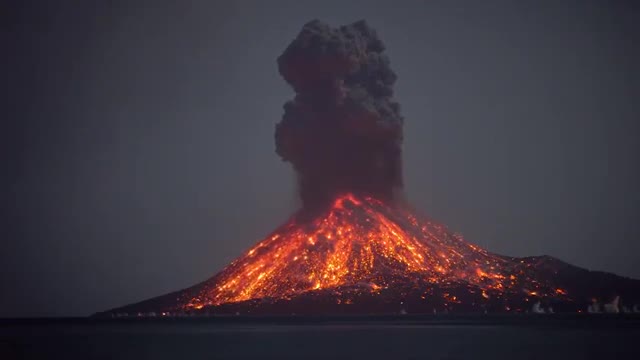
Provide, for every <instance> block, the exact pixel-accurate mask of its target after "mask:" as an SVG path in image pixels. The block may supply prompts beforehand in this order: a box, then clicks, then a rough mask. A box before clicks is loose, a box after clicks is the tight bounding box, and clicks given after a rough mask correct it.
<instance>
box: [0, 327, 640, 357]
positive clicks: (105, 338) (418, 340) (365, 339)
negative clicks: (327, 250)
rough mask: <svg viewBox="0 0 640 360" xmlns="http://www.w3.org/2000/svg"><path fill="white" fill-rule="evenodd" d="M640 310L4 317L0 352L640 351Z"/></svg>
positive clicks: (597, 353)
mask: <svg viewBox="0 0 640 360" xmlns="http://www.w3.org/2000/svg"><path fill="white" fill-rule="evenodd" d="M639 349H640V318H638V317H635V318H630V317H625V318H623V317H620V316H616V317H610V316H599V317H594V316H591V317H587V316H582V317H560V316H552V317H549V316H546V317H544V316H543V317H540V316H513V317H508V316H500V317H487V316H482V317H393V318H389V317H387V318H371V317H357V318H344V317H342V318H260V319H255V318H254V319H247V318H204V319H194V318H187V319H146V320H137V319H129V320H94V319H58V320H51V319H50V320H0V359H2V360H4V359H23V358H24V359H565V360H566V359H603V360H604V359H606V360H608V359H640V351H639Z"/></svg>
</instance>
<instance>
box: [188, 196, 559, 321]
mask: <svg viewBox="0 0 640 360" xmlns="http://www.w3.org/2000/svg"><path fill="white" fill-rule="evenodd" d="M519 265H520V263H519V262H514V261H512V260H509V259H508V258H505V257H501V256H498V255H495V254H491V253H489V252H487V251H485V250H483V249H481V248H479V247H477V246H475V245H472V244H469V243H467V242H465V241H464V240H463V239H462V238H461V237H459V236H457V235H455V234H452V233H450V232H449V231H448V230H447V229H446V228H445V227H443V226H442V225H439V224H436V223H433V222H430V221H420V220H419V219H418V218H417V217H416V216H415V215H413V214H412V213H411V211H409V210H408V209H406V208H401V207H400V206H399V205H387V204H385V203H383V202H381V201H379V200H376V199H373V198H371V197H356V196H355V195H353V194H345V195H342V196H339V197H338V198H337V199H336V200H335V201H334V203H333V206H332V207H331V208H330V209H328V210H327V211H326V213H324V214H323V215H321V216H320V217H318V218H316V219H315V220H313V221H304V222H301V221H298V220H297V217H296V216H294V217H293V218H292V219H291V220H290V221H289V222H288V223H286V224H285V225H283V226H281V227H280V228H279V229H278V230H276V231H275V232H274V233H272V234H271V235H270V236H269V237H267V238H266V239H264V240H262V241H260V242H259V243H258V244H257V245H255V246H254V247H253V248H251V249H250V250H249V251H248V252H247V253H246V254H245V255H244V256H242V257H240V258H238V259H237V260H235V261H234V262H232V263H231V264H230V265H229V266H227V268H225V269H224V270H223V271H222V272H220V273H219V274H217V275H216V276H215V277H213V278H211V279H210V280H209V281H206V282H205V283H203V284H202V286H201V287H199V292H198V293H197V294H194V296H192V297H191V298H188V299H184V300H183V301H182V303H181V305H180V307H182V308H183V309H201V308H203V307H205V306H216V305H221V304H225V303H235V302H242V301H246V300H252V299H263V300H264V299H269V300H271V301H277V300H283V299H285V300H286V299H290V298H292V297H295V296H300V295H302V294H306V293H309V292H314V291H321V290H331V289H347V288H358V289H366V290H367V291H370V292H371V293H373V294H375V293H377V292H379V291H380V289H388V288H390V287H391V288H393V287H394V286H395V285H396V284H397V283H399V284H415V286H423V287H427V288H428V287H429V286H443V285H445V286H446V285H447V284H466V285H470V286H472V287H473V288H475V289H477V290H478V292H479V293H480V294H482V296H483V297H484V298H488V297H489V296H490V295H488V294H496V293H497V294H501V293H504V292H509V293H514V292H517V293H522V294H523V295H535V296H546V295H552V296H554V297H557V296H558V295H562V296H564V295H566V294H565V291H564V290H562V289H555V288H554V287H553V286H550V285H545V284H540V283H539V282H538V281H536V280H534V279H533V278H532V277H529V276H528V275H527V273H526V271H525V270H523V267H521V266H519ZM418 284H421V285H418ZM425 290H426V289H425ZM339 294H342V293H341V292H336V295H335V299H334V300H335V301H336V302H338V303H340V302H342V301H348V299H346V298H344V299H343V298H342V297H341V296H340V295H339ZM347 297H348V296H347ZM443 297H444V298H445V300H449V301H451V302H455V301H456V297H455V296H452V295H450V294H444V295H443Z"/></svg>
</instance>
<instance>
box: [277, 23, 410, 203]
mask: <svg viewBox="0 0 640 360" xmlns="http://www.w3.org/2000/svg"><path fill="white" fill-rule="evenodd" d="M384 49H385V47H384V44H383V43H382V41H381V40H380V39H379V38H378V35H377V34H376V32H375V30H373V29H372V28H370V27H369V26H368V25H367V23H366V22H365V21H364V20H362V21H358V22H355V23H353V24H351V25H347V26H341V27H339V28H331V27H329V26H328V25H326V24H324V23H322V22H320V21H318V20H314V21H311V22H309V23H307V24H306V25H304V27H303V28H302V31H301V32H300V34H298V36H297V38H296V39H295V40H293V42H292V43H291V44H290V45H289V46H288V47H287V48H286V50H285V51H284V53H283V54H282V55H280V57H279V58H278V68H279V71H280V74H281V75H282V77H283V78H284V79H285V80H286V81H287V82H288V83H289V84H290V85H291V86H292V87H293V89H294V90H295V92H296V96H295V98H294V99H293V100H291V101H288V102H287V103H286V104H285V105H284V115H283V117H282V120H281V121H280V123H278V124H277V125H276V134H275V138H276V152H277V153H278V154H279V155H280V156H281V157H282V159H283V160H284V161H288V162H290V163H291V164H292V165H293V167H294V169H295V170H296V172H297V175H298V182H299V191H300V197H301V199H302V202H303V206H304V208H305V209H314V208H318V207H322V206H324V205H326V204H327V203H328V202H329V201H331V200H332V199H333V198H334V197H335V196H336V195H338V194H341V193H345V192H351V193H355V194H358V195H364V196H373V197H376V198H378V199H380V200H384V201H391V200H393V194H394V192H396V190H398V189H400V188H401V187H402V166H401V143H402V123H403V119H402V117H401V116H400V107H399V105H398V103H397V102H395V101H393V84H394V82H395V81H396V75H395V73H394V72H393V71H392V70H391V68H390V66H389V59H388V58H387V57H386V55H384Z"/></svg>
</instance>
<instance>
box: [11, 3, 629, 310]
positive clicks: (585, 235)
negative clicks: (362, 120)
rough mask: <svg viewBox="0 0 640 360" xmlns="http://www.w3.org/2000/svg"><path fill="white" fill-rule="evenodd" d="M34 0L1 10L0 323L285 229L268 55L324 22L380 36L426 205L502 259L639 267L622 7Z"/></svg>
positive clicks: (158, 282) (149, 278)
mask: <svg viewBox="0 0 640 360" xmlns="http://www.w3.org/2000/svg"><path fill="white" fill-rule="evenodd" d="M27 3H28V2H18V1H16V4H14V6H13V8H12V9H10V10H11V11H10V12H9V16H10V17H11V18H8V19H9V20H8V21H3V24H4V25H3V26H4V27H5V28H6V29H8V30H9V31H4V32H3V35H2V39H3V41H6V42H7V44H8V48H9V49H11V50H12V51H10V52H9V55H8V56H7V57H6V58H5V59H4V61H3V62H2V66H3V67H4V70H5V73H6V76H8V81H6V82H5V84H6V85H5V86H7V88H6V89H5V90H6V94H7V95H8V96H4V101H5V102H6V106H5V108H6V110H5V111H4V112H3V113H4V114H5V116H4V117H3V118H4V120H5V121H3V123H2V128H0V130H2V131H1V132H0V134H1V135H0V137H1V138H0V140H2V148H1V149H0V150H2V153H3V158H2V160H3V163H4V164H5V166H4V167H3V172H2V174H3V176H2V180H1V181H2V182H1V183H0V184H2V194H3V198H2V199H3V201H2V202H3V205H2V208H1V209H2V213H1V215H2V218H3V221H2V223H0V224H2V225H3V228H4V230H5V236H4V238H5V239H4V240H3V242H2V245H0V281H1V283H0V285H1V286H2V287H1V288H2V296H0V317H3V316H38V315H46V316H61V315H86V314H90V313H92V312H95V311H99V310H105V309H107V308H112V307H115V306H120V305H124V304H127V303H131V302H135V301H139V300H143V299H145V298H149V297H152V296H156V295H160V294H163V293H166V292H169V291H173V290H177V289H180V288H184V287H187V286H190V285H193V284H195V283H196V282H199V281H201V280H204V279H206V278H208V277H209V276H211V275H213V274H214V273H215V272H217V271H218V270H220V269H221V268H222V267H223V266H224V265H226V264H227V263H228V262H230V261H231V260H233V259H234V258H235V257H236V256H238V255H240V254H241V253H242V252H243V251H244V250H246V249H247V248H248V247H249V246H251V245H252V244H254V243H255V242H256V241H258V240H259V239H261V238H262V237H263V236H264V235H266V234H267V233H268V232H270V231H272V230H273V229H275V228H276V226H278V225H279V224H281V223H282V222H283V221H284V220H286V218H287V217H288V215H289V214H291V213H292V211H293V210H294V209H295V208H296V206H297V200H296V194H295V185H294V184H295V175H294V173H293V171H292V170H291V169H290V167H289V165H288V164H286V163H283V162H282V161H281V160H280V158H279V157H278V156H277V155H276V154H275V152H274V139H273V133H274V126H275V123H276V122H278V121H279V119H280V117H281V115H282V112H283V110H282V105H283V103H284V102H285V101H286V100H287V99H289V98H291V97H292V95H293V91H292V90H291V89H289V88H288V87H287V85H286V83H285V82H284V80H283V79H281V78H280V76H279V74H278V72H277V66H276V57H277V56H278V55H279V54H280V53H281V52H282V51H283V50H284V48H285V47H286V46H287V45H288V43H289V42H290V41H291V40H292V39H293V38H294V37H295V36H296V35H297V33H298V32H299V30H300V29H301V27H302V25H303V24H304V23H306V22H307V21H309V20H311V19H314V18H318V19H320V20H323V21H325V22H328V23H330V24H332V25H342V24H346V23H350V22H353V21H356V20H359V19H366V20H367V21H368V22H369V24H370V25H372V26H373V27H374V28H376V29H377V30H378V32H379V34H380V36H381V38H382V40H383V41H384V42H385V43H386V45H387V54H388V55H389V57H390V58H391V64H392V67H393V69H394V70H395V72H396V73H397V74H398V77H399V79H398V82H397V85H396V97H397V99H398V101H399V102H400V104H401V105H402V112H403V115H404V116H405V118H406V124H405V145H404V168H405V170H404V171H405V180H406V192H407V194H408V198H409V200H410V201H411V203H412V204H413V205H414V206H415V207H416V208H417V209H419V210H420V211H421V212H422V213H424V214H426V215H428V216H430V217H431V218H433V219H435V220H438V221H440V222H442V223H444V224H446V225H448V226H449V227H450V228H451V229H452V230H455V231H459V232H461V233H462V234H463V235H464V237H465V238H466V239H467V240H469V241H471V242H474V243H477V244H479V245H481V246H483V247H485V248H487V249H488V250H490V251H492V252H496V253H500V254H506V255H513V256H527V255H541V254H548V255H552V256H555V257H558V258H560V259H562V260H565V261H567V262H570V263H573V264H575V265H579V266H582V267H586V268H589V269H595V270H605V271H610V272H614V273H617V274H620V275H625V276H632V277H636V278H640V244H639V242H638V239H639V236H640V222H639V221H638V214H639V213H640V211H639V210H640V191H639V189H638V184H640V181H639V180H640V173H639V171H638V170H639V169H638V163H639V161H638V154H639V153H640V143H639V140H638V130H639V126H638V120H639V119H638V118H639V114H640V109H639V107H638V106H639V105H638V102H637V101H638V98H639V95H640V65H639V64H640V53H639V50H638V49H639V48H640V46H639V41H638V40H639V39H640V38H639V29H638V27H639V25H638V21H637V19H638V15H639V12H638V6H637V5H633V4H634V3H633V2H622V1H619V2H605V1H548V2H544V3H545V4H544V5H541V4H538V2H535V4H536V5H535V6H534V5H533V4H534V2H530V3H529V5H527V4H525V2H520V1H504V2H491V1H489V2H480V1H466V2H458V1H420V2H418V1H387V2H375V1H361V2H356V1H351V2H346V1H313V2H307V1H288V2H285V1H253V2H245V1H234V2H233V4H223V2H219V3H217V2H211V1H174V2H170V1H148V2H144V1H130V2H129V1H120V2H116V3H118V4H119V5H117V6H116V5H110V6H108V5H107V4H106V3H107V2H103V1H94V2H75V4H71V2H66V1H60V2H35V3H34V4H33V5H32V6H31V5H29V4H27ZM54 3H55V4H54ZM229 3H231V2H229ZM345 3H346V4H345ZM488 3H491V4H488ZM5 16H7V15H5Z"/></svg>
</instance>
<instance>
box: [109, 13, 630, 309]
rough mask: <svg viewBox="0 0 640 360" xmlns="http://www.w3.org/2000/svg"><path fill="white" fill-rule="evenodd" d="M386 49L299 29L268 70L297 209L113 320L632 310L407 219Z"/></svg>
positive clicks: (309, 27) (591, 278) (551, 268)
mask: <svg viewBox="0 0 640 360" xmlns="http://www.w3.org/2000/svg"><path fill="white" fill-rule="evenodd" d="M384 50H385V48H384V45H383V43H382V42H381V41H380V39H379V38H378V36H377V34H376V32H375V31H374V30H373V29H371V28H370V27H369V26H368V25H367V24H366V23H365V22H364V21H359V22H356V23H354V24H351V25H348V26H342V27H339V28H335V29H334V28H331V27H329V26H328V25H326V24H323V23H321V22H319V21H312V22H309V23H308V24H306V25H305V26H304V27H303V29H302V31H301V32H300V34H299V35H298V36H297V38H296V39H295V40H294V41H293V42H292V43H291V44H290V45H289V46H288V47H287V49H286V50H285V51H284V53H283V54H282V55H281V56H280V57H279V58H278V66H279V70H280V73H281V75H282V76H283V78H284V79H285V80H286V81H287V82H288V83H289V84H290V85H291V86H292V87H293V89H294V90H295V92H296V95H295V98H294V99H293V100H292V101H289V102H287V103H286V104H285V105H284V110H285V113H284V116H283V118H282V120H281V121H280V123H278V124H277V126H276V134H275V139H276V152H277V153H278V154H279V155H280V156H281V157H282V159H283V160H284V161H287V162H290V163H291V164H292V165H293V167H294V169H295V170H296V173H297V175H298V186H299V193H300V198H301V199H302V208H301V209H300V210H299V211H298V212H296V213H295V214H294V215H293V216H292V217H291V219H290V220H289V221H287V222H286V223H285V224H284V225H282V226H281V227H279V228H278V229H277V230H275V231H274V232H273V233H271V234H270V235H269V236H268V237H267V238H265V239H264V240H262V241H260V242H258V243H257V244H256V245H255V246H253V247H252V248H251V249H250V250H248V251H247V252H246V253H245V254H244V255H243V256H241V257H240V258H238V259H236V260H235V261H233V262H232V263H231V264H229V265H228V266H227V267H226V268H225V269H224V270H222V271H221V272H220V273H218V274H217V275H215V276H213V277H212V278H210V279H209V280H206V281H205V282H203V283H200V284H198V285H196V286H193V287H191V288H188V289H185V290H182V291H178V292H175V293H172V294H168V295H164V296H161V297H158V298H154V299H151V300H147V301H144V302H141V303H138V304H134V305H129V306H126V307H124V308H121V309H115V310H112V311H111V312H108V313H111V314H114V313H125V312H126V313H130V314H137V313H149V312H153V313H157V314H160V313H165V314H166V313H175V312H204V311H207V312H210V313H211V312H212V313H243V314H257V313H286V314H290V313H298V314H300V313H345V312H347V313H396V312H398V311H407V312H431V311H434V310H435V311H524V310H526V309H529V308H530V307H531V305H533V303H534V302H537V301H540V300H542V301H543V302H544V303H545V304H553V305H554V307H555V308H556V309H557V310H556V311H558V310H566V311H576V310H578V309H581V308H583V307H584V305H585V304H586V303H587V301H589V300H590V299H591V298H598V299H606V298H607V297H610V296H613V295H620V296H622V299H632V300H633V301H638V299H640V294H639V289H640V286H638V281H637V280H631V279H626V278H622V277H617V276H615V275H611V274H605V273H598V272H590V271H587V270H583V269H579V268H577V267H574V266H571V265H568V264H566V263H563V262H561V261H559V260H556V259H553V258H551V257H546V256H542V257H529V258H511V257H506V256H500V255H496V254H492V253H490V252H487V251H486V250H484V249H481V248H479V247H478V246H475V245H473V244H470V243H468V242H466V241H465V240H463V239H462V237H461V236H459V235H457V234H453V233H452V232H450V231H449V230H447V229H446V228H445V227H444V226H442V225H440V224H438V223H435V222H432V221H430V220H426V219H425V218H423V217H421V216H418V215H416V213H415V212H414V211H413V210H412V209H411V207H410V206H409V205H408V204H407V202H406V201H404V200H403V199H401V197H400V196H399V195H400V194H401V193H402V166H401V143H402V125H403V118H402V116H401V115H400V108H399V105H398V104H397V103H396V102H395V101H394V100H393V89H392V86H393V84H394V82H395V81H396V75H395V74H394V72H393V71H392V70H391V68H390V66H389V60H388V58H387V57H386V56H385V55H384Z"/></svg>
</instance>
